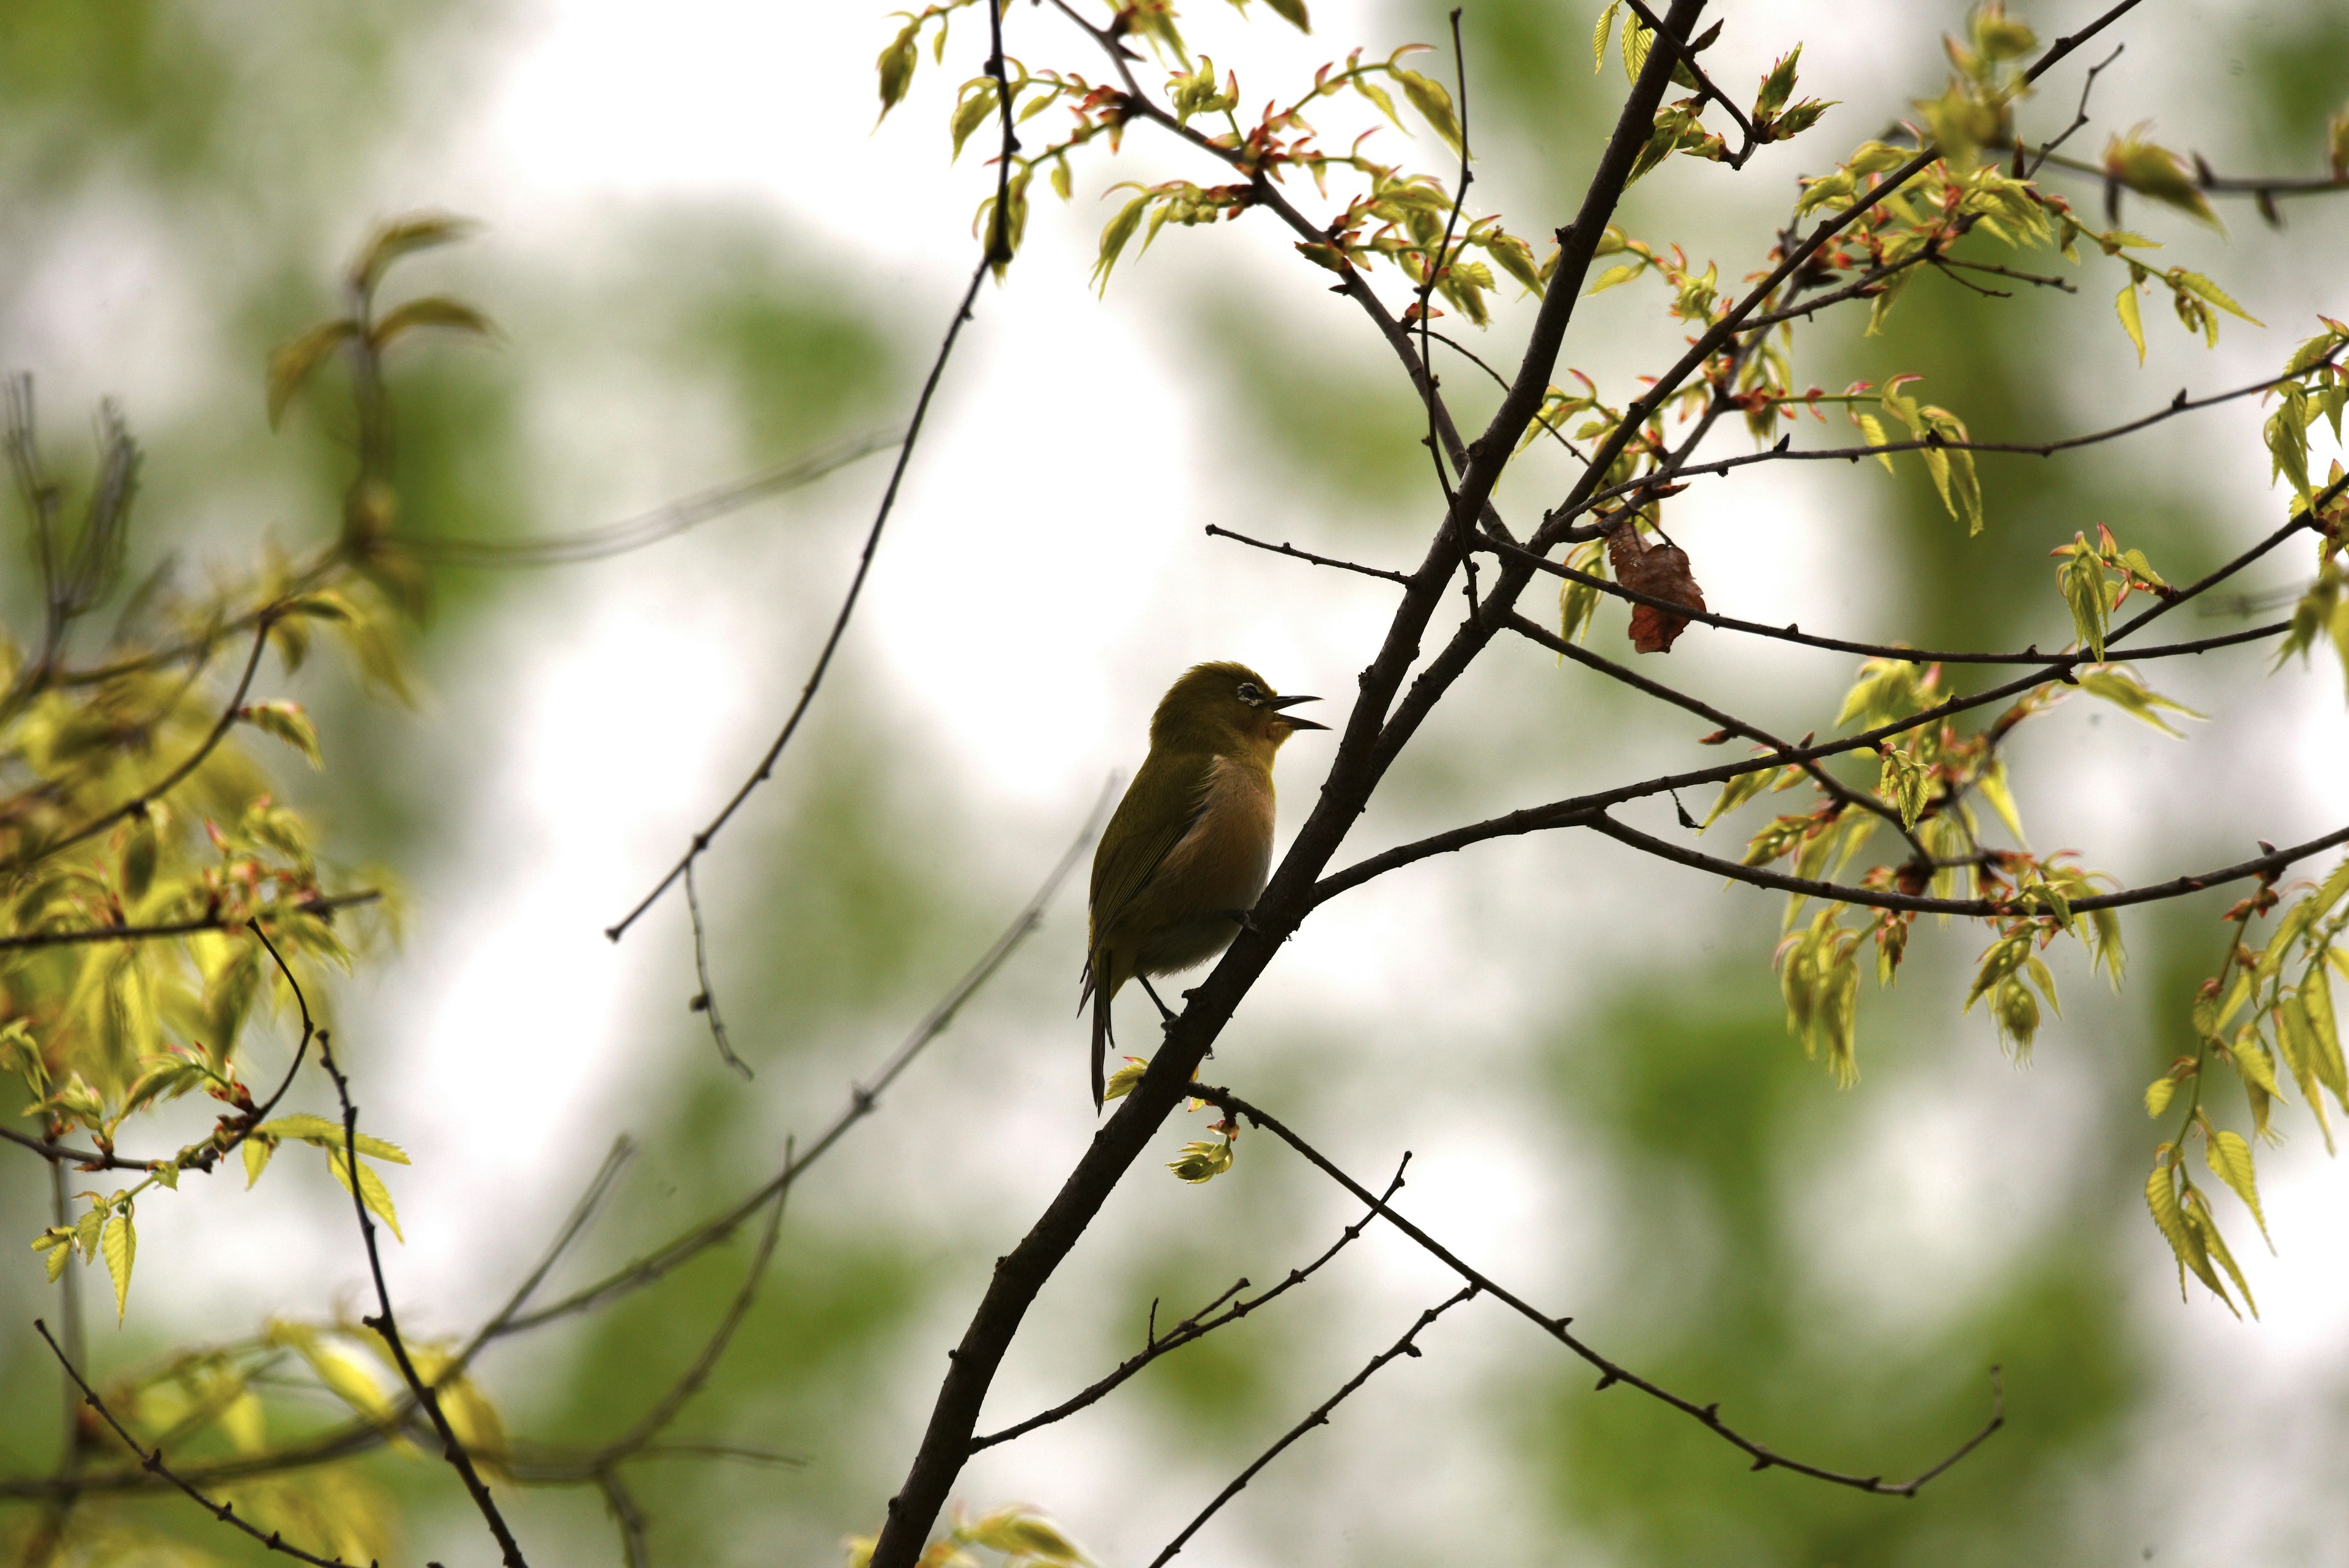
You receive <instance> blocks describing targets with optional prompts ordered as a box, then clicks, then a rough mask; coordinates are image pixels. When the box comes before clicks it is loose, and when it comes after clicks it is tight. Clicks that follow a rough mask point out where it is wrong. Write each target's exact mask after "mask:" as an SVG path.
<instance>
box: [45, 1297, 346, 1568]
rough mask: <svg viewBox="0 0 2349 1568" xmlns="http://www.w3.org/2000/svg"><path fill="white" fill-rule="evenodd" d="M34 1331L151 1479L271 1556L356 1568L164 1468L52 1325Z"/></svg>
mask: <svg viewBox="0 0 2349 1568" xmlns="http://www.w3.org/2000/svg"><path fill="white" fill-rule="evenodd" d="M33 1328H34V1330H35V1331H36V1333H38V1334H40V1336H41V1342H42V1343H43V1344H44V1345H47V1346H48V1347H49V1353H50V1354H51V1355H55V1356H56V1357H57V1365H59V1366H63V1367H64V1368H65V1369H66V1376H68V1377H70V1378H72V1379H73V1380H74V1385H75V1386H77V1387H78V1388H79V1389H80V1390H81V1393H82V1398H83V1399H84V1400H85V1401H86V1402H87V1403H88V1406H89V1407H90V1408H91V1409H93V1410H95V1411H97V1412H98V1415H99V1416H100V1417H103V1418H104V1420H105V1422H106V1424H107V1425H108V1426H109V1427H111V1428H114V1435H115V1436H116V1437H117V1438H120V1439H121V1440H122V1444H123V1446H124V1447H125V1448H127V1449H129V1450H130V1451H131V1452H132V1453H134V1454H136V1455H138V1456H139V1468H140V1469H141V1470H143V1471H145V1472H146V1473H147V1474H149V1475H152V1476H160V1478H162V1479H163V1480H166V1481H169V1482H170V1483H171V1485H173V1486H175V1487H178V1488H179V1489H180V1490H181V1491H183V1492H185V1493H187V1494H188V1496H189V1497H191V1498H192V1499H193V1500H194V1501H196V1502H197V1503H198V1504H200V1505H201V1506H202V1508H203V1510H204V1511H206V1512H207V1513H210V1514H211V1515H212V1517H213V1518H214V1519H217V1520H219V1521H221V1522H222V1524H225V1525H228V1526H229V1527H231V1528H232V1529H234V1530H238V1531H241V1532H243V1533H244V1534H246V1535H249V1536H251V1537H252V1538H253V1539H254V1541H257V1542H260V1543H261V1544H262V1545H263V1546H264V1547H266V1548H268V1549H269V1550H270V1551H272V1552H277V1553H279V1554H281V1555H283V1556H286V1557H291V1558H294V1559H295V1561H297V1562H302V1563H310V1564H312V1568H356V1565H355V1564H352V1563H346V1562H344V1561H343V1560H342V1559H341V1558H339V1557H321V1556H319V1555H318V1554H317V1553H316V1552H307V1551H305V1550H304V1549H303V1548H301V1547H299V1546H296V1545H295V1544H294V1543H293V1542H290V1541H288V1540H286V1539H285V1537H284V1536H283V1535H281V1534H279V1533H278V1532H276V1531H274V1530H263V1529H262V1528H261V1527H260V1526H259V1525H257V1524H255V1523H254V1522H253V1521H251V1520H249V1519H246V1518H245V1517H243V1515H242V1514H240V1513H238V1512H237V1511H236V1505H235V1504H233V1503H227V1502H222V1501H220V1500H219V1499H217V1498H214V1497H210V1496H207V1495H206V1494H205V1493H204V1492H203V1491H202V1490H199V1489H198V1488H197V1487H196V1485H195V1484H194V1483H193V1482H191V1481H190V1480H188V1479H187V1478H186V1477H184V1476H182V1475H181V1474H180V1472H179V1471H177V1470H175V1469H171V1466H169V1465H167V1464H165V1463H164V1462H163V1450H162V1449H161V1448H160V1446H158V1447H156V1448H154V1449H145V1448H141V1447H140V1443H139V1439H138V1438H134V1437H132V1436H131V1435H130V1432H129V1428H126V1427H125V1426H123V1424H122V1423H121V1421H119V1419H117V1418H116V1417H115V1414H114V1412H113V1411H111V1410H109V1409H108V1408H107V1407H106V1401H105V1400H103V1399H100V1398H99V1397H98V1390H97V1389H95V1388H93V1387H91V1386H89V1379H88V1378H87V1377H84V1376H82V1375H81V1369H80V1368H79V1367H78V1366H75V1365H74V1364H73V1362H72V1360H71V1359H70V1358H69V1357H67V1355H66V1353H65V1352H64V1350H62V1349H61V1348H59V1347H58V1345H57V1341H56V1340H55V1339H52V1338H51V1337H50V1336H49V1325H48V1324H46V1323H44V1322H42V1321H41V1320H40V1319H39V1318H35V1319H34V1320H33Z"/></svg>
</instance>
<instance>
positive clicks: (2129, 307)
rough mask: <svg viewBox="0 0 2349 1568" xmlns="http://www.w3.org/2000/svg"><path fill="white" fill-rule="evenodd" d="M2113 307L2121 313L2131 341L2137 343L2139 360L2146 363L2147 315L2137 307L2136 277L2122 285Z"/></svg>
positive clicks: (2122, 322)
mask: <svg viewBox="0 0 2349 1568" xmlns="http://www.w3.org/2000/svg"><path fill="white" fill-rule="evenodd" d="M2113 308H2114V309H2115V310H2116V311H2118V312H2119V313H2120V317H2121V328H2122V330H2123V331H2125V332H2127V334H2128V335H2129V341H2130V342H2132V343H2134V344H2136V345H2137V363H2138V364H2140V365H2142V364H2144V363H2145V317H2144V315H2143V314H2142V313H2141V312H2140V311H2139V310H2138V308H2137V280H2136V279H2134V278H2132V279H2130V280H2129V281H2128V282H2127V283H2125V284H2123V285H2121V292H2120V295H2119V296H2118V297H2116V299H2115V300H2114V301H2113Z"/></svg>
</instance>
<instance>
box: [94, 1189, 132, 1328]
mask: <svg viewBox="0 0 2349 1568" xmlns="http://www.w3.org/2000/svg"><path fill="white" fill-rule="evenodd" d="M98 1247H99V1249H100V1250H101V1251H104V1252H105V1254H106V1272H107V1274H108V1276H109V1278H111V1279H112V1280H113V1281H114V1321H115V1322H117V1323H120V1322H121V1321H122V1314H123V1311H124V1309H125V1308H126V1307H127V1306H128V1305H129V1302H130V1266H131V1264H132V1263H134V1262H137V1261H138V1257H139V1231H138V1229H137V1227H135V1226H133V1225H132V1224H131V1222H130V1210H128V1209H124V1210H120V1211H119V1212H117V1213H115V1214H114V1215H113V1216H112V1217H110V1218H109V1220H107V1221H106V1232H105V1234H104V1235H103V1236H102V1237H101V1238H100V1239H99V1241H98Z"/></svg>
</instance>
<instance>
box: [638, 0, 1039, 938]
mask: <svg viewBox="0 0 2349 1568" xmlns="http://www.w3.org/2000/svg"><path fill="white" fill-rule="evenodd" d="M987 4H988V17H989V19H990V22H991V23H992V25H993V27H994V34H993V36H994V50H993V52H992V53H991V54H990V55H989V56H988V75H990V76H992V77H993V78H995V81H996V87H997V97H998V99H999V100H1000V101H1001V104H1002V107H1003V146H1002V151H1001V153H1000V155H999V159H998V161H997V168H996V186H995V217H994V221H993V222H992V223H990V224H989V225H988V237H987V250H986V254H983V255H981V256H980V257H979V258H978V265H976V266H974V267H972V268H971V271H970V282H969V283H968V284H967V285H966V286H964V288H963V291H962V299H961V301H960V302H959V303H958V304H957V305H956V306H955V313H954V318H953V319H952V320H950V321H949V322H947V331H946V337H944V338H943V339H942V340H941V341H940V342H939V344H938V351H937V354H936V356H935V357H934V358H932V359H931V361H930V373H929V375H928V376H927V377H926V379H924V380H923V382H922V392H921V396H920V397H918V398H916V399H915V400H914V413H913V417H912V418H911V419H909V420H907V421H905V440H904V441H902V442H901V443H900V444H899V445H898V448H897V461H896V462H895V465H893V466H892V467H891V469H890V470H889V483H888V486H887V487H886V488H885V489H884V490H883V491H882V493H881V504H880V506H879V508H878V509H877V510H875V512H874V514H873V526H872V527H871V528H869V529H867V530H866V531H865V535H864V549H863V550H861V551H860V552H858V554H857V557H856V571H855V573H854V575H853V576H851V577H850V578H849V580H848V592H847V594H846V595H845V596H843V597H842V599H841V601H840V609H839V611H838V613H836V614H835V615H834V616H833V618H832V629H831V630H830V631H829V632H827V633H826V634H825V636H824V639H823V648H822V649H821V650H819V651H818V652H817V654H816V659H815V667H814V668H813V669H812V670H809V671H808V678H807V680H806V682H805V683H804V684H802V686H801V688H800V695H799V700H798V701H796V702H794V703H792V711H791V713H790V715H789V716H788V717H787V718H785V719H784V721H783V727H782V729H781V732H779V733H778V734H777V735H776V736H775V739H774V742H773V743H772V744H771V745H770V746H769V747H768V748H767V752H766V754H765V755H764V756H762V757H761V758H760V759H759V765H758V766H757V767H756V768H754V769H752V770H751V773H750V777H749V778H747V779H745V780H744V781H743V782H742V786H741V787H740V789H738V790H736V791H735V792H734V794H732V796H730V798H729V799H728V800H727V802H726V804H725V805H724V806H723V807H721V808H720V809H719V813H718V815H716V816H714V817H712V818H710V820H709V824H708V826H704V827H703V828H702V829H701V831H700V832H698V833H697V834H695V835H694V836H693V842H692V846H691V847H689V848H688V849H687V850H686V852H685V854H684V855H683V856H682V857H679V858H678V862H677V864H676V865H674V866H672V867H669V870H668V874H667V876H665V877H662V878H661V879H660V881H659V882H657V883H656V884H655V885H654V887H653V890H652V891H651V892H649V893H647V894H646V895H645V896H644V898H642V899H640V900H638V902H637V904H636V908H635V909H630V910H629V911H628V912H627V913H626V915H623V916H621V917H620V919H618V920H617V921H616V922H615V923H614V924H612V925H610V926H607V927H605V930H604V934H605V936H606V937H608V938H610V939H611V940H614V941H618V940H620V939H621V938H622V937H623V936H626V934H627V930H628V928H629V927H630V926H632V925H635V924H636V919H637V917H638V916H640V915H642V914H643V913H644V912H645V911H646V910H647V909H651V908H652V907H653V905H654V903H655V902H656V901H657V900H658V899H659V898H660V896H661V895H662V894H664V893H666V892H667V891H668V890H669V888H672V887H674V886H676V885H677V883H678V881H679V880H681V879H682V878H683V877H684V876H685V874H686V872H687V871H688V869H689V868H690V867H692V865H693V862H694V861H695V860H697V859H698V858H699V857H700V856H701V853H702V851H703V850H705V849H708V848H709V841H710V840H711V839H712V838H714V837H716V836H717V835H718V833H719V830H720V829H722V828H723V827H724V826H726V824H727V823H728V822H729V821H730V820H732V818H733V815H734V814H735V812H737V811H738V810H740V809H741V805H742V803H743V802H744V801H746V800H748V799H750V792H751V791H753V790H755V789H757V788H758V787H759V786H760V785H761V784H764V783H766V782H767V780H768V779H769V778H770V777H771V775H772V774H773V773H774V771H775V761H776V759H777V758H779V757H781V755H782V754H783V748H784V747H785V746H788V745H790V744H791V742H792V736H793V735H795V734H797V733H798V732H799V727H800V721H801V720H802V719H804V718H806V717H807V711H808V707H809V704H811V703H812V702H813V701H815V694H816V689H817V688H818V687H820V686H822V685H823V678H824V674H825V672H826V671H828V670H831V668H832V659H833V654H834V653H836V652H837V651H839V649H840V639H841V638H842V637H843V635H844V634H845V633H846V632H847V630H848V621H849V618H850V617H851V616H853V615H854V614H855V613H856V601H857V598H858V597H859V596H860V595H862V594H863V593H864V580H865V578H866V577H867V576H870V575H871V573H872V570H873V558H874V554H875V553H876V552H877V551H878V550H879V549H880V547H881V530H882V529H883V528H884V527H885V526H887V524H888V522H889V514H890V512H891V511H892V510H893V509H894V508H895V506H896V504H897V491H898V488H899V486H901V485H902V484H903V483H905V471H906V469H907V468H909V467H911V466H912V464H913V461H914V446H915V443H916V441H920V440H921V437H922V424H923V421H926V420H927V419H928V418H929V413H930V402H931V400H932V399H933V398H935V397H936V395H937V390H938V383H939V382H940V381H941V380H942V379H945V376H946V370H947V358H948V357H949V356H951V355H952V354H953V353H954V348H955V342H956V340H957V338H959V337H961V336H962V329H963V325H964V323H966V322H968V321H969V320H970V318H971V308H972V306H975V305H976V304H977V303H978V290H979V286H981V285H982V284H984V283H985V282H986V281H987V275H988V272H989V271H991V270H996V269H999V268H1000V267H1002V266H1004V265H1007V264H1008V263H1009V261H1010V259H1011V250H1010V238H1009V222H1010V218H1009V213H1008V212H1007V210H1006V209H1007V206H1008V201H1007V195H1006V185H1007V182H1008V181H1009V177H1010V165H1011V155H1012V153H1013V152H1014V151H1018V149H1019V139H1018V138H1017V137H1016V136H1014V135H1013V134H1012V130H1011V95H1010V92H1009V89H1008V88H1006V86H1005V82H1004V74H1003V16H1002V0H987Z"/></svg>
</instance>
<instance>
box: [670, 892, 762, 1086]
mask: <svg viewBox="0 0 2349 1568" xmlns="http://www.w3.org/2000/svg"><path fill="white" fill-rule="evenodd" d="M685 908H686V911H687V912H688V914H690V915H691V916H692V917H693V972H694V974H695V975H696V976H697V977H698V978H699V980H700V981H701V989H700V990H699V991H698V992H695V993H694V996H693V1000H692V1001H691V1002H688V1004H687V1005H688V1006H689V1007H690V1008H691V1009H692V1010H693V1011H694V1012H698V1013H700V1014H701V1015H702V1016H703V1017H704V1018H707V1019H708V1020H709V1038H710V1039H711V1040H713V1041H715V1042H717V1044H718V1057H719V1060H720V1061H722V1062H724V1063H725V1064H727V1065H728V1066H730V1067H731V1068H733V1069H734V1071H735V1072H737V1073H739V1074H740V1075H741V1077H742V1081H743V1082H744V1083H746V1084H747V1083H749V1082H750V1064H749V1063H748V1062H745V1061H743V1060H742V1058H741V1057H740V1056H737V1055H736V1054H734V1044H733V1042H732V1041H730V1040H729V1039H727V1038H726V1020H725V1019H724V1018H723V1017H722V1016H720V1015H719V1011H718V988H717V987H716V986H714V985H712V984H710V982H709V932H708V931H707V930H706V929H704V928H703V925H702V921H701V894H700V892H699V891H698V889H697V888H695V887H694V882H693V862H692V861H691V860H690V859H688V860H687V861H686V863H685Z"/></svg>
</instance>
